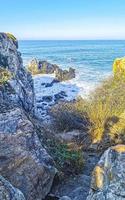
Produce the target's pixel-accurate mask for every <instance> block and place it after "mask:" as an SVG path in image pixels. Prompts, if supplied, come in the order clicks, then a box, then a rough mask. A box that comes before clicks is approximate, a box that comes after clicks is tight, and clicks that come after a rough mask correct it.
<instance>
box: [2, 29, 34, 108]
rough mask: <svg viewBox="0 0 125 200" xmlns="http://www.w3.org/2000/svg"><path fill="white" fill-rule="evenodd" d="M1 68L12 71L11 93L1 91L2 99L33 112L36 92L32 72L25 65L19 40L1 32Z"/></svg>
mask: <svg viewBox="0 0 125 200" xmlns="http://www.w3.org/2000/svg"><path fill="white" fill-rule="evenodd" d="M0 68H4V69H7V70H8V71H9V72H10V73H11V80H10V87H9V88H11V91H13V92H11V94H10V95H9V93H8V95H6V93H5V92H4V93H3V92H0V97H1V101H2V99H3V100H4V102H7V103H8V102H10V101H13V102H14V103H16V104H20V105H22V106H23V108H24V109H25V110H26V111H29V112H31V111H32V112H33V106H34V94H33V81H32V77H31V75H30V73H28V72H27V71H26V69H25V67H24V66H23V62H22V58H21V53H20V52H19V51H18V41H17V40H16V38H15V37H14V36H12V35H11V34H5V33H0ZM4 91H5V90H4Z"/></svg>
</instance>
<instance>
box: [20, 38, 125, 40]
mask: <svg viewBox="0 0 125 200" xmlns="http://www.w3.org/2000/svg"><path fill="white" fill-rule="evenodd" d="M17 40H18V41H90V40H91V41H100V40H102V41H103V40H104V41H106V40H109V41H111V40H112V41H113V40H114V41H115V40H119V41H122V40H125V38H123V39H118V38H113V39H111V38H107V39H42V38H41V39H18V38H17Z"/></svg>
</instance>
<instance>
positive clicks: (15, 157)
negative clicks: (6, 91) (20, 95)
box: [0, 108, 56, 200]
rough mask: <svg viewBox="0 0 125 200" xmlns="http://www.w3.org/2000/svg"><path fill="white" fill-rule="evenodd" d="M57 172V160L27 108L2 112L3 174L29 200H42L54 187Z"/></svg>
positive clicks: (0, 149)
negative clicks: (41, 139) (47, 147)
mask: <svg viewBox="0 0 125 200" xmlns="http://www.w3.org/2000/svg"><path fill="white" fill-rule="evenodd" d="M55 173H56V170H55V168H54V163H53V160H52V159H51V157H50V156H49V155H48V154H47V152H46V150H45V149H44V148H43V147H42V146H41V144H40V142H39V139H38V137H37V134H36V133H35V131H34V128H33V125H32V123H31V122H30V121H29V120H28V119H27V117H26V116H25V114H24V112H23V111H22V110H21V109H19V108H13V109H12V108H11V109H10V110H8V111H7V110H6V111H4V113H0V174H1V175H2V176H4V177H5V178H7V180H9V181H10V182H11V183H12V184H13V185H14V186H15V187H17V188H19V189H20V190H21V191H22V192H23V194H24V195H25V197H26V199H27V200H34V199H36V200H39V199H40V200H41V199H43V198H44V197H45V196H46V195H47V194H48V192H49V191H50V188H51V185H52V182H53V178H54V175H55Z"/></svg>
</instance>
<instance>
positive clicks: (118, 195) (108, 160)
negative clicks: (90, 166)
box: [87, 145, 125, 200]
mask: <svg viewBox="0 0 125 200" xmlns="http://www.w3.org/2000/svg"><path fill="white" fill-rule="evenodd" d="M124 184H125V145H116V146H113V147H110V148H109V149H108V150H106V151H105V152H104V154H103V155H102V157H101V159H100V161H99V162H98V164H97V166H96V167H95V169H94V171H93V175H92V181H91V190H90V192H89V196H88V197H87V200H100V199H103V200H124V199H125V189H124Z"/></svg>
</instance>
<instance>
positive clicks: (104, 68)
mask: <svg viewBox="0 0 125 200" xmlns="http://www.w3.org/2000/svg"><path fill="white" fill-rule="evenodd" d="M19 50H20V51H21V52H22V57H23V60H24V64H25V65H26V64H27V63H28V62H29V61H30V60H31V59H32V58H34V57H35V58H39V59H42V60H48V61H49V62H52V63H56V64H58V65H60V66H61V67H62V68H67V67H74V68H75V69H76V78H75V79H74V80H72V82H73V83H75V84H76V85H78V86H79V87H80V88H81V91H82V93H84V94H86V93H88V92H89V91H90V90H91V89H93V88H94V87H95V86H96V85H98V84H99V83H100V82H101V81H102V80H103V79H104V78H105V77H107V76H109V75H110V74H111V73H112V63H113V60H114V59H115V58H117V57H123V56H125V41H122V40H114V41H111V40H103V41H101V40H97V41H95V40H90V41H19Z"/></svg>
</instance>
